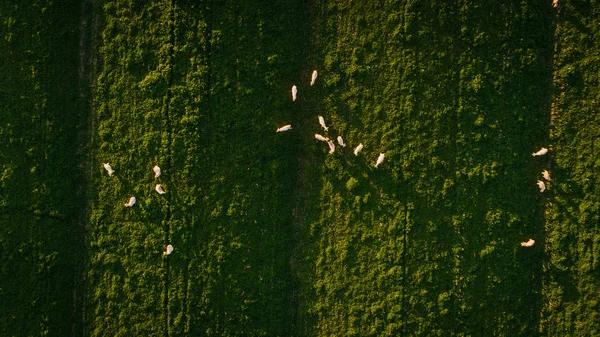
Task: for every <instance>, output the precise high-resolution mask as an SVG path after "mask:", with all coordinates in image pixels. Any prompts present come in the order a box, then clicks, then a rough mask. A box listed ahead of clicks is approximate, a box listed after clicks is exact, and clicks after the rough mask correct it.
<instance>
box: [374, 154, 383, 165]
mask: <svg viewBox="0 0 600 337" xmlns="http://www.w3.org/2000/svg"><path fill="white" fill-rule="evenodd" d="M383 158H385V153H380V154H379V157H378V158H377V162H376V163H375V168H377V166H379V164H381V163H382V162H383Z"/></svg>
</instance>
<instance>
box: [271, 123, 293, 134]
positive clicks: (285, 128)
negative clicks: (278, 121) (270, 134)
mask: <svg viewBox="0 0 600 337" xmlns="http://www.w3.org/2000/svg"><path fill="white" fill-rule="evenodd" d="M291 128H292V125H291V124H288V125H284V126H282V127H280V128H278V129H277V131H275V132H283V131H287V130H289V129H291Z"/></svg>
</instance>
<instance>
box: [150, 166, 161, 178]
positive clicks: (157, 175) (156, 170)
mask: <svg viewBox="0 0 600 337" xmlns="http://www.w3.org/2000/svg"><path fill="white" fill-rule="evenodd" d="M152 171H154V178H158V177H160V172H161V171H160V167H158V166H154V167H153V168H152Z"/></svg>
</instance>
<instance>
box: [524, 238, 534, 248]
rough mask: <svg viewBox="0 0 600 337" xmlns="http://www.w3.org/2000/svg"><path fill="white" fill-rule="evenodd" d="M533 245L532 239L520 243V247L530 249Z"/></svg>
mask: <svg viewBox="0 0 600 337" xmlns="http://www.w3.org/2000/svg"><path fill="white" fill-rule="evenodd" d="M534 243H535V240H534V239H529V241H527V242H521V246H522V247H531V246H533V244H534Z"/></svg>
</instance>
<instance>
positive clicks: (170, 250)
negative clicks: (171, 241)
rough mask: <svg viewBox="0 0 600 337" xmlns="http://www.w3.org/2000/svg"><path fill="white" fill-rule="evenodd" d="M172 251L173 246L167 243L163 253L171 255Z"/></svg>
mask: <svg viewBox="0 0 600 337" xmlns="http://www.w3.org/2000/svg"><path fill="white" fill-rule="evenodd" d="M172 252H173V246H171V245H168V246H167V249H165V251H164V252H163V255H171V253H172Z"/></svg>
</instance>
